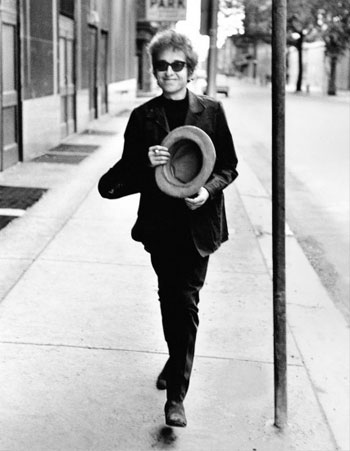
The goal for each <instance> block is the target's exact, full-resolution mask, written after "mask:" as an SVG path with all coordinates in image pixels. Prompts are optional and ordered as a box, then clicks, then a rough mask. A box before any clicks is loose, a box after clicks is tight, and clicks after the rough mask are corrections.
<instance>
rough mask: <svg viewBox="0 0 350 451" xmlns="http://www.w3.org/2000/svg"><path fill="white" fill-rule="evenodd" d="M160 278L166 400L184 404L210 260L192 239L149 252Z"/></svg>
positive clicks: (158, 246) (172, 243) (161, 246)
mask: <svg viewBox="0 0 350 451" xmlns="http://www.w3.org/2000/svg"><path fill="white" fill-rule="evenodd" d="M150 253H151V262H152V266H153V268H154V270H155V272H156V274H157V276H158V294H159V301H160V308H161V313H162V322H163V331H164V337H165V340H166V342H167V344H168V350H169V360H168V362H167V364H166V368H165V372H166V378H167V399H170V400H174V401H183V399H184V398H185V396H186V393H187V390H188V386H189V382H190V376H191V371H192V364H193V358H194V351H195V343H196V335H197V328H198V324H199V318H198V303H199V291H200V289H201V288H202V286H203V284H204V280H205V276H206V272H207V267H208V261H209V257H201V256H200V255H199V253H198V251H197V249H196V248H195V246H194V244H193V242H192V239H191V238H190V237H186V238H184V237H182V239H181V240H176V241H172V242H171V243H167V244H164V245H161V244H159V245H156V246H152V248H151V249H150Z"/></svg>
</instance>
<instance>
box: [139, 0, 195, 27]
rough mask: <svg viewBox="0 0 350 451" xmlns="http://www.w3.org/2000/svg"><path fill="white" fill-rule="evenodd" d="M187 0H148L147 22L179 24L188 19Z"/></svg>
mask: <svg viewBox="0 0 350 451" xmlns="http://www.w3.org/2000/svg"><path fill="white" fill-rule="evenodd" d="M186 3H187V0H146V20H149V21H160V22H163V21H169V22H177V21H178V20H185V19H186Z"/></svg>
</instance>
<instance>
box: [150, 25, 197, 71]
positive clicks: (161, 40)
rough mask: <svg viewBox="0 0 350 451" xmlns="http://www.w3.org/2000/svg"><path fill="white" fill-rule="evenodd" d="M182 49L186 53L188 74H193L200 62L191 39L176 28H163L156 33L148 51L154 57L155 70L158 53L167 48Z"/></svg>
mask: <svg viewBox="0 0 350 451" xmlns="http://www.w3.org/2000/svg"><path fill="white" fill-rule="evenodd" d="M169 48H170V49H173V50H180V51H181V52H183V53H184V54H185V58H186V64H187V69H188V74H189V75H190V76H191V75H192V74H193V72H194V70H195V68H196V66H197V64H198V55H197V53H196V51H195V50H194V49H193V46H192V42H191V41H190V39H189V38H188V37H187V36H186V35H184V34H182V33H178V32H177V31H175V30H163V31H159V32H158V33H157V34H155V35H154V36H153V38H152V40H151V42H150V43H149V46H148V51H149V54H150V55H151V58H152V65H153V72H154V65H155V62H156V61H157V58H158V55H159V53H160V52H162V51H163V50H165V49H169Z"/></svg>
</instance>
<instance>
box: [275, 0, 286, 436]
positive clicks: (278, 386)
mask: <svg viewBox="0 0 350 451" xmlns="http://www.w3.org/2000/svg"><path fill="white" fill-rule="evenodd" d="M286 14H287V4H286V0H273V1H272V258H273V324H274V381H275V426H277V427H278V428H281V429H283V427H284V426H285V425H286V423H287V343H286V280H285V279H286V268H285V266H286V262H285V79H286V68H285V64H286V62H285V48H286Z"/></svg>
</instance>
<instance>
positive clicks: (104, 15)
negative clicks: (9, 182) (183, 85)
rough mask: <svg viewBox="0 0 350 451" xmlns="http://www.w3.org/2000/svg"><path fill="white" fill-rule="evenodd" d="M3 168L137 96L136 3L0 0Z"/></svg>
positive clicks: (0, 156) (0, 146)
mask: <svg viewBox="0 0 350 451" xmlns="http://www.w3.org/2000/svg"><path fill="white" fill-rule="evenodd" d="M0 36H1V47H0V170H4V169H6V168H8V167H9V166H11V165H13V164H16V163H17V162H18V161H23V160H29V159H32V158H34V157H36V156H38V155H40V154H42V153H45V152H46V151H47V150H48V149H49V148H51V147H54V146H56V145H57V144H58V143H59V142H60V141H61V140H62V139H64V138H65V137H66V136H69V135H70V134H72V133H75V132H80V131H83V130H84V129H85V128H86V127H87V126H88V124H89V122H90V121H91V120H93V119H95V118H98V117H100V116H101V115H103V114H105V113H106V112H107V111H108V112H110V113H112V114H113V113H116V112H117V111H118V110H119V109H122V108H123V107H122V102H123V100H125V99H127V98H130V97H133V96H135V94H136V79H137V64H136V48H135V47H136V45H135V44H136V11H135V2H134V1H133V0H118V1H114V0H0Z"/></svg>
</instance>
